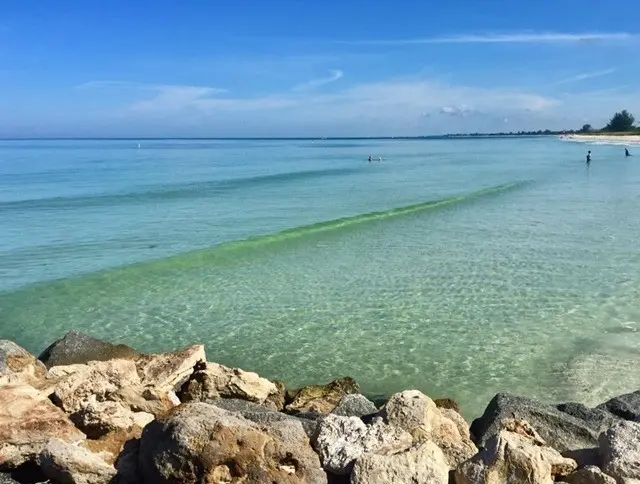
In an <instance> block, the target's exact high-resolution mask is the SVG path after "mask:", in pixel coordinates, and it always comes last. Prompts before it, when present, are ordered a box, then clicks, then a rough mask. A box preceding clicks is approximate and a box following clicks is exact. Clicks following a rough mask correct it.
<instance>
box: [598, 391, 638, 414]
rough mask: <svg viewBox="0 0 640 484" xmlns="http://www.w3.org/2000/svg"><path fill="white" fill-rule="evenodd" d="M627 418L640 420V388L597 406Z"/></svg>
mask: <svg viewBox="0 0 640 484" xmlns="http://www.w3.org/2000/svg"><path fill="white" fill-rule="evenodd" d="M596 408H597V409H600V410H605V411H607V412H609V413H612V414H613V415H615V416H617V417H620V418H622V419H625V420H633V421H638V420H640V390H639V391H636V392H633V393H627V394H626V395H620V396H619V397H615V398H612V399H611V400H609V401H607V402H605V403H603V404H600V405H598V406H597V407H596Z"/></svg>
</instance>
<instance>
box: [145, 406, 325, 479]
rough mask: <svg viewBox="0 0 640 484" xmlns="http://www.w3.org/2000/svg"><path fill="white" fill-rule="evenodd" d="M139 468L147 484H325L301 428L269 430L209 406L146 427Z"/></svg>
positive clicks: (289, 425)
mask: <svg viewBox="0 0 640 484" xmlns="http://www.w3.org/2000/svg"><path fill="white" fill-rule="evenodd" d="M283 437H286V440H285V439H284V438H283ZM139 465H140V475H141V476H142V482H144V483H147V484H152V483H153V484H163V483H167V484H169V483H172V484H173V483H177V482H180V483H184V484H196V483H202V482H210V483H234V484H235V483H238V484H239V483H243V484H263V483H274V482H277V483H279V484H303V483H304V484H326V483H327V476H326V474H325V472H324V471H323V470H322V469H321V467H320V461H319V459H318V456H317V455H316V454H315V453H314V452H313V449H311V447H310V445H309V441H308V439H307V437H306V435H305V434H304V431H303V430H302V427H301V425H300V424H299V423H298V422H293V421H286V422H276V423H275V424H274V427H273V428H270V427H267V426H261V425H258V424H256V423H254V422H251V421H249V420H247V419H245V418H243V417H241V416H239V415H235V414H233V413H231V412H228V411H226V410H223V409H221V408H219V407H216V406H215V405H210V404H206V403H186V404H182V405H180V406H178V407H176V408H175V409H173V410H172V411H170V412H169V413H168V414H167V416H166V417H164V418H162V419H159V420H156V421H154V422H152V423H151V424H149V425H147V427H145V429H144V432H143V434H142V438H141V440H140V450H139Z"/></svg>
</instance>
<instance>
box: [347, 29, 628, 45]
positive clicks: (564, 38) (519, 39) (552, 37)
mask: <svg viewBox="0 0 640 484" xmlns="http://www.w3.org/2000/svg"><path fill="white" fill-rule="evenodd" d="M638 39H640V34H632V33H629V32H584V33H560V32H533V33H532V32H525V33H502V34H500V33H489V34H463V35H451V36H442V37H423V38H413V39H389V40H361V41H347V42H344V43H348V44H362V45H389V46H393V45H420V44H567V43H581V42H598V41H602V42H604V41H631V40H638Z"/></svg>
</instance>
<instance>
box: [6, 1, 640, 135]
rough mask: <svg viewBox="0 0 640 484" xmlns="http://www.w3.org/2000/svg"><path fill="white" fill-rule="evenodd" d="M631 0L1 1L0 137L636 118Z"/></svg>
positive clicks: (636, 26)
mask: <svg viewBox="0 0 640 484" xmlns="http://www.w3.org/2000/svg"><path fill="white" fill-rule="evenodd" d="M639 79H640V9H638V8H637V0H634V1H631V0H618V1H617V2H615V3H608V2H602V1H601V0H582V1H573V0H553V1H552V0H538V1H531V0H510V1H507V0H503V1H496V0H482V1H478V0H473V1H471V0H469V1H467V0H450V1H447V2H427V1H419V0H396V1H393V2H392V1H387V0H385V1H383V0H377V1H376V0H368V1H363V0H349V1H348V2H345V1H338V0H324V1H322V2H319V1H318V2H312V1H306V0H305V1H303V0H297V1H295V0H270V1H268V2H265V1H258V0H251V1H249V0H245V1H240V0H239V1H236V2H224V1H222V0H217V1H204V0H202V1H199V0H191V1H184V2H178V1H175V0H174V1H165V0H154V1H146V0H138V1H131V0H129V1H121V0H110V1H108V2H106V1H105V2H98V1H95V0H84V1H80V0H60V1H56V2H52V1H42V0H5V1H3V2H1V3H0V89H1V91H0V92H1V93H2V95H1V96H0V136H3V137H11V136H20V137H23V136H25V137H26V136H130V137H142V136H211V137H218V136H220V137H226V136H376V135H380V136H400V135H423V134H439V133H446V132H474V131H511V130H520V129H541V128H552V129H561V128H565V127H568V128H574V127H580V126H582V124H585V123H590V124H593V125H594V126H601V125H603V124H605V123H606V120H607V118H608V117H609V116H610V115H611V114H612V113H613V112H615V111H617V110H621V109H625V108H626V109H629V110H631V111H632V112H635V113H636V115H637V116H638V117H639V118H640V82H638V81H639Z"/></svg>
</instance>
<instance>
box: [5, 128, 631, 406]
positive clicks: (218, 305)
mask: <svg viewBox="0 0 640 484" xmlns="http://www.w3.org/2000/svg"><path fill="white" fill-rule="evenodd" d="M590 148H591V149H593V150H594V161H593V162H592V165H591V168H590V169H589V170H587V169H586V168H585V166H584V163H583V162H582V160H583V155H584V152H585V149H586V146H584V145H580V144H572V143H566V142H560V141H558V140H556V139H552V138H531V139H527V138H520V139H465V140H356V141H353V140H317V141H310V140H309V141H304V140H297V141H186V140H185V141H172V140H159V141H143V142H142V143H141V147H140V149H138V148H137V142H132V141H3V142H0V234H1V235H0V337H2V338H9V339H14V340H16V341H17V342H19V343H20V344H22V345H24V346H25V347H27V348H28V349H30V350H32V351H34V352H38V351H40V350H42V349H43V348H44V347H45V346H46V345H47V344H49V343H50V342H51V341H53V340H54V339H56V338H58V337H60V336H61V335H62V334H64V333H65V332H66V331H68V330H70V329H73V328H75V329H82V330H84V331H87V332H89V333H91V334H93V335H96V336H98V337H104V338H107V339H110V340H116V341H122V342H126V343H127V344H130V345H132V346H134V347H137V348H139V349H141V350H144V351H160V350H168V349H174V348H178V347H181V346H186V345H190V344H194V343H204V344H205V345H206V347H207V354H208V357H209V359H210V360H213V361H218V362H220V363H223V364H227V365H234V366H240V367H243V368H246V369H250V370H255V371H258V372H259V373H261V374H263V375H264V376H266V377H269V378H280V379H283V380H285V381H286V382H287V384H289V385H291V386H295V385H301V384H305V383H309V382H318V381H325V380H329V379H331V378H334V377H337V376H341V375H350V376H353V377H355V378H356V379H357V380H358V381H359V382H360V383H361V385H362V387H363V389H364V390H365V391H367V392H371V393H384V394H388V393H391V392H393V391H396V390H400V389H405V388H419V389H421V390H423V391H425V392H426V393H428V394H429V395H431V396H433V397H441V396H452V397H454V398H456V399H458V400H459V401H460V402H461V403H462V405H463V407H464V410H465V413H466V414H467V415H468V416H471V415H474V414H477V413H478V412H480V411H481V410H482V408H483V407H484V405H486V403H487V402H488V400H489V399H490V398H491V396H492V395H493V394H495V393H496V392H498V391H512V392H515V393H519V394H524V395H530V396H533V397H536V398H541V399H543V400H549V401H558V400H569V399H571V400H578V401H582V402H585V403H590V404H593V403H597V402H599V401H601V400H603V399H605V398H608V397H609V396H611V395H613V394H617V393H622V392H626V391H632V390H636V389H638V387H639V386H640V376H638V373H637V372H636V371H635V368H637V364H638V363H639V362H640V304H639V303H640V252H639V251H638V247H639V246H640V244H639V242H640V215H638V208H639V207H640V205H639V203H638V202H640V163H637V162H635V160H634V159H633V158H631V159H625V158H624V157H623V156H621V153H620V148H619V147H614V146H597V147H596V146H592V147H590ZM369 154H372V155H375V156H378V155H380V156H382V157H383V158H384V161H383V163H372V164H369V163H367V161H366V157H367V156H368V155H369Z"/></svg>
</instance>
